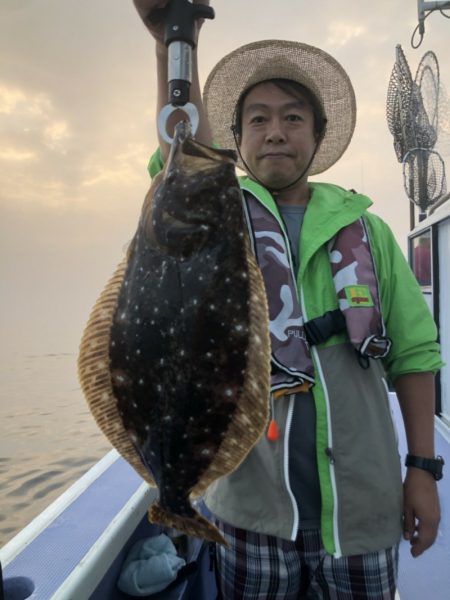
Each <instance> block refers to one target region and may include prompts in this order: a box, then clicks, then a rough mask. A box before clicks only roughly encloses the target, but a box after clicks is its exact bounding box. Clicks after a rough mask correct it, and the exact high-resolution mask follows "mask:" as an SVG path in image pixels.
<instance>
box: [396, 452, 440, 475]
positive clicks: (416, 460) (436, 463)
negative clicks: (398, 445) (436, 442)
mask: <svg viewBox="0 0 450 600" xmlns="http://www.w3.org/2000/svg"><path fill="white" fill-rule="evenodd" d="M444 464H445V463H444V459H443V458H442V456H436V458H424V457H422V456H414V455H413V454H407V455H406V460H405V466H407V467H416V468H417V469H423V470H424V471H428V472H429V473H431V475H433V477H434V478H435V480H436V481H439V480H440V479H442V477H443V474H442V467H443V466H444Z"/></svg>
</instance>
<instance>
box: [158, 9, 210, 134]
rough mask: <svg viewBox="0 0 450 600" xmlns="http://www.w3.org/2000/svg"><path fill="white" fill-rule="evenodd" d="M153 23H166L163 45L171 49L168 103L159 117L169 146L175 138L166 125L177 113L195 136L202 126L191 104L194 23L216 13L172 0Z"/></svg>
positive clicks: (169, 52) (161, 128)
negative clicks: (182, 113)
mask: <svg viewBox="0 0 450 600" xmlns="http://www.w3.org/2000/svg"><path fill="white" fill-rule="evenodd" d="M149 18H150V20H151V22H152V23H154V24H157V23H161V22H163V23H164V25H165V30H164V43H165V45H166V46H167V48H168V77H167V79H168V86H169V94H168V96H169V102H168V104H166V106H164V107H163V108H162V109H161V111H160V113H159V116H158V131H159V133H160V135H161V137H162V138H163V140H164V141H166V142H167V143H168V144H172V142H173V138H172V137H170V135H169V134H168V133H167V123H168V121H169V118H170V116H171V115H172V113H174V112H175V111H176V110H182V111H183V112H185V113H186V115H187V116H188V119H189V122H190V124H191V129H192V134H193V135H195V133H196V131H197V129H198V125H199V114H198V109H197V107H196V106H195V104H193V103H192V102H190V101H189V91H190V86H191V82H192V50H193V49H194V48H195V47H196V42H195V21H196V20H197V19H214V9H213V8H212V7H210V6H206V5H205V4H193V3H192V1H191V0H170V2H169V3H168V4H167V5H166V6H165V7H164V8H159V9H155V10H153V11H152V12H151V14H150V16H149Z"/></svg>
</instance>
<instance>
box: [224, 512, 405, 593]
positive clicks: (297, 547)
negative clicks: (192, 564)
mask: <svg viewBox="0 0 450 600" xmlns="http://www.w3.org/2000/svg"><path fill="white" fill-rule="evenodd" d="M216 523H217V526H218V527H219V529H221V531H222V532H223V534H224V536H225V538H226V540H227V541H228V542H229V544H230V547H231V548H230V549H227V548H225V547H224V546H222V545H220V546H219V545H218V546H217V550H216V558H217V570H218V573H217V579H218V586H219V588H220V593H221V595H222V598H223V600H241V599H243V600H256V599H264V600H275V599H277V600H281V599H283V600H294V599H295V600H301V599H304V600H394V598H395V591H396V584H397V571H398V545H395V546H393V547H392V548H388V549H387V550H382V551H380V552H372V553H370V554H362V555H356V556H346V557H342V558H334V557H333V556H332V555H330V554H327V553H326V552H325V550H324V548H323V546H322V542H321V537H320V532H319V531H317V530H312V529H311V530H305V531H300V532H299V534H298V536H297V539H296V540H295V542H291V541H288V540H283V539H280V538H276V537H273V536H268V535H261V534H258V533H253V532H251V531H245V530H244V529H236V528H235V527H231V526H230V525H228V524H225V523H222V522H217V521H216ZM219 597H220V596H219Z"/></svg>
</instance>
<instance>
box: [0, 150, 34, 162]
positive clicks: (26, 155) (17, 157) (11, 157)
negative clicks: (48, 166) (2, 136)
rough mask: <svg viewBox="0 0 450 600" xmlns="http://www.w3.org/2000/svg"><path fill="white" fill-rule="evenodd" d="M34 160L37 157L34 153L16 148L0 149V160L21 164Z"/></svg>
mask: <svg viewBox="0 0 450 600" xmlns="http://www.w3.org/2000/svg"><path fill="white" fill-rule="evenodd" d="M36 158H37V156H36V154H35V153H34V152H30V151H26V150H18V149H17V148H6V147H3V148H2V147H0V160H6V161H12V162H22V161H28V160H36Z"/></svg>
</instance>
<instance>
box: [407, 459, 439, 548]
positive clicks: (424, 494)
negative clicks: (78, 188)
mask: <svg viewBox="0 0 450 600" xmlns="http://www.w3.org/2000/svg"><path fill="white" fill-rule="evenodd" d="M403 494H404V496H403V536H404V538H405V539H406V540H409V542H410V544H411V554H412V556H414V558H416V557H417V556H420V554H422V552H424V551H425V550H427V549H428V548H429V547H430V546H431V545H432V544H433V543H434V540H435V539H436V536H437V532H438V526H439V521H440V508H439V498H438V493H437V486H436V481H434V479H433V477H432V475H431V474H430V473H427V472H426V471H423V470H421V469H416V468H415V467H409V468H408V471H407V474H406V478H405V482H404V484H403Z"/></svg>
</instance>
